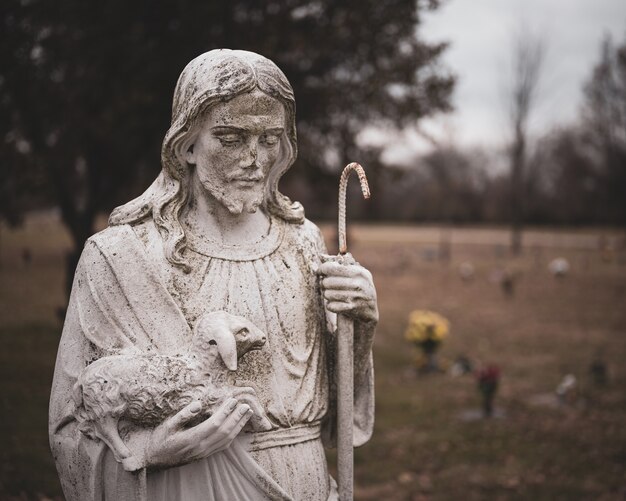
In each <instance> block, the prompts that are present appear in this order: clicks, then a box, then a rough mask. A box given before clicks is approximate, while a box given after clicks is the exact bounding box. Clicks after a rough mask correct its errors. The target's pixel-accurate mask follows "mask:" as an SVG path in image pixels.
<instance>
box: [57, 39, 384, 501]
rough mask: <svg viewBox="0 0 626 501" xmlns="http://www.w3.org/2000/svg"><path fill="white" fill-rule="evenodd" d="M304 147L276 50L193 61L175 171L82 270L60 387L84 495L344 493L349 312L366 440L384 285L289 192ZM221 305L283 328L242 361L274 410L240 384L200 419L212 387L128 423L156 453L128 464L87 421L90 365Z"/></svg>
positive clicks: (177, 330) (179, 116) (66, 470)
mask: <svg viewBox="0 0 626 501" xmlns="http://www.w3.org/2000/svg"><path fill="white" fill-rule="evenodd" d="M296 152H297V143H296V126H295V99H294V95H293V90H292V88H291V85H290V84H289V82H288V81H287V79H286V77H285V75H284V74H283V73H282V72H281V70H280V69H279V68H278V67H277V66H276V65H275V64H274V63H273V62H272V61H270V60H268V59H266V58H264V57H262V56H260V55H258V54H254V53H251V52H246V51H239V50H226V49H220V50H212V51H210V52H207V53H205V54H202V55H200V56H199V57H197V58H195V59H194V60H193V61H191V62H190V63H189V64H188V65H187V66H186V68H185V69H184V70H183V72H182V74H181V75H180V78H179V80H178V84H177V86H176V90H175V93H174V102H173V109H172V122H171V127H170V128H169V130H168V132H167V134H166V135H165V139H164V141H163V147H162V152H161V158H162V170H161V172H160V174H159V176H158V177H157V178H156V180H155V181H154V182H153V184H152V185H151V186H150V187H149V188H148V189H147V190H146V191H145V192H144V193H143V194H142V195H141V196H139V197H138V198H136V199H135V200H132V201H130V202H128V203H127V204H125V205H122V206H121V207H118V208H117V209H115V210H114V211H113V213H112V214H111V216H110V218H109V227H108V228H107V229H105V230H104V231H102V232H100V233H98V234H96V235H94V236H93V237H91V238H90V239H89V240H88V241H87V243H86V245H85V248H84V250H83V254H82V257H81V260H80V262H79V264H78V267H77V270H76V275H75V278H74V285H73V289H72V294H71V298H70V304H69V308H68V313H67V317H66V320H65V325H64V328H63V335H62V339H61V342H60V346H59V351H58V356H57V362H56V369H55V376H54V383H53V388H52V394H51V402H50V443H51V448H52V451H53V454H54V458H55V461H56V464H57V469H58V472H59V476H60V478H61V483H62V486H63V491H64V494H65V497H66V499H67V500H68V501H86V500H89V501H91V500H94V501H95V500H107V501H113V500H115V501H124V500H135V499H137V500H140V499H144V500H150V501H166V500H167V501H172V500H179V501H196V500H197V501H200V500H203V501H204V500H223V501H232V500H238V499H242V500H243V499H246V500H247V499H292V500H302V501H305V500H306V501H316V500H319V501H326V500H328V499H335V498H336V487H335V483H334V480H333V479H332V478H331V477H330V476H329V474H328V469H327V464H326V459H325V455H324V445H325V444H326V445H332V441H333V426H334V417H333V412H334V408H335V401H334V399H335V398H336V397H335V396H334V394H335V388H334V384H335V383H334V370H335V363H336V361H335V345H336V336H337V334H336V328H335V325H336V322H335V319H336V314H338V313H339V314H344V315H347V316H349V317H351V318H352V319H353V320H354V323H355V345H354V346H355V347H354V360H355V364H354V379H355V386H354V398H355V413H354V416H355V417H354V444H355V446H358V445H361V444H363V443H365V442H366V441H367V440H368V439H369V437H370V435H371V432H372V427H373V416H374V411H373V405H374V396H373V368H372V354H371V349H372V341H373V336H374V331H375V327H376V324H377V321H378V309H377V304H376V291H375V288H374V284H373V280H372V276H371V274H370V273H369V271H367V270H366V269H365V268H363V267H362V266H360V265H358V264H341V263H339V262H336V261H332V260H325V259H323V256H324V255H325V254H326V249H325V246H324V243H323V240H322V236H321V233H320V231H319V229H318V228H317V227H316V226H315V225H314V224H313V223H311V222H310V221H308V220H307V219H305V217H304V211H303V208H302V206H301V205H300V204H299V203H293V202H291V200H289V199H288V198H287V197H286V196H284V195H282V194H281V193H280V192H279V190H278V182H279V180H280V178H281V176H282V175H283V174H284V173H285V172H286V171H287V170H288V169H289V168H290V167H291V165H292V164H293V163H294V161H295V158H296ZM213 311H226V312H228V313H230V314H233V315H238V316H241V317H244V318H245V319H247V320H249V321H250V322H252V323H253V324H254V325H255V326H256V327H258V328H259V329H260V330H261V331H263V332H264V333H265V335H266V337H267V342H266V343H265V345H264V346H263V348H262V349H260V350H258V351H254V352H250V353H248V354H247V355H245V356H244V357H243V358H241V360H240V364H239V367H238V369H237V371H236V376H235V377H236V381H237V383H236V384H237V385H238V386H244V387H250V388H253V390H254V394H255V396H256V398H257V399H258V402H259V403H260V405H261V407H262V408H263V409H264V411H265V413H266V415H267V418H268V419H269V422H270V423H271V425H272V428H271V429H270V430H269V431H253V430H250V429H249V427H245V425H246V423H247V422H248V420H249V419H250V417H251V415H252V412H253V411H252V409H251V406H250V405H248V404H247V403H246V402H245V401H242V400H239V399H237V398H236V397H233V398H228V399H226V400H225V401H224V402H223V403H222V404H221V405H220V406H219V408H218V409H217V410H216V411H215V412H214V413H213V414H212V415H210V417H208V418H206V419H204V420H201V421H200V422H198V419H197V416H198V415H199V414H200V412H201V410H202V409H201V408H200V407H201V403H200V402H198V401H194V402H191V403H190V404H189V405H187V406H186V407H184V408H183V409H182V410H180V411H179V412H177V413H176V414H174V415H172V416H170V417H168V418H166V419H164V420H163V422H161V423H160V424H158V425H157V426H152V427H149V426H145V427H141V426H131V425H128V426H124V425H123V424H122V423H120V435H121V436H122V437H123V440H124V442H125V444H126V445H127V447H128V449H129V450H131V451H132V453H133V455H135V456H136V457H139V458H141V461H140V462H139V464H138V466H137V469H136V470H134V471H128V468H124V466H123V465H122V463H120V462H118V461H117V460H116V459H115V457H114V455H113V453H112V451H111V450H110V449H109V447H107V445H106V444H104V443H103V442H102V441H98V440H96V439H93V438H90V437H88V436H86V435H84V434H83V433H81V431H80V430H79V427H78V423H77V421H76V418H75V411H76V402H75V401H74V400H73V398H72V395H73V392H74V391H75V385H76V381H77V379H78V378H79V377H80V374H81V373H82V371H83V370H84V369H85V368H86V367H87V366H88V365H89V364H91V363H92V362H93V361H95V360H98V359H100V358H102V357H107V356H114V355H119V354H134V353H136V354H146V353H158V354H163V355H170V354H171V355H175V354H177V353H179V352H180V350H181V348H182V347H184V346H187V345H188V344H189V342H190V339H191V337H192V336H193V326H194V325H195V323H196V321H197V319H198V318H200V316H201V315H203V314H205V313H207V312H213ZM244 427H245V428H244Z"/></svg>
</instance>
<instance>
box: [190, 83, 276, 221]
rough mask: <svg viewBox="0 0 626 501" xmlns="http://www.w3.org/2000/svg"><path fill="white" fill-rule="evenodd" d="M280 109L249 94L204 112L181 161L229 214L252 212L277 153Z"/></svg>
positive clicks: (256, 92) (260, 94) (264, 97)
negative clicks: (184, 157)
mask: <svg viewBox="0 0 626 501" xmlns="http://www.w3.org/2000/svg"><path fill="white" fill-rule="evenodd" d="M284 130H285V108H284V106H283V105H282V103H281V102H280V101H278V100H276V99H274V98H273V97H270V96H268V95H267V94H264V93H263V92H261V91H259V90H254V91H252V92H249V93H247V94H241V95H239V96H237V97H235V98H233V99H232V100H230V101H227V102H224V103H218V104H216V105H214V106H212V107H211V108H209V110H208V111H207V113H206V114H205V117H204V122H203V123H202V126H201V128H200V131H199V133H198V135H197V137H196V139H195V141H194V143H193V145H192V146H191V147H190V148H189V150H188V151H187V162H188V163H190V164H192V165H195V166H196V169H195V175H196V176H197V178H198V180H199V181H200V183H201V184H202V186H203V187H204V189H206V191H207V192H208V194H209V195H211V196H212V197H213V198H214V199H216V200H217V201H218V202H219V203H221V204H222V205H223V206H224V207H226V208H227V209H228V211H229V212H231V213H232V214H241V213H242V212H244V211H245V212H250V213H251V212H255V211H256V210H257V209H258V208H259V206H260V205H261V204H262V203H263V194H264V190H265V184H266V183H267V177H268V174H269V172H270V169H271V168H272V166H273V165H274V163H275V162H276V160H277V158H278V155H279V150H280V138H281V136H282V134H283V132H284Z"/></svg>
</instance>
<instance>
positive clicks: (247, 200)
mask: <svg viewBox="0 0 626 501" xmlns="http://www.w3.org/2000/svg"><path fill="white" fill-rule="evenodd" d="M211 177H213V176H211ZM264 185H265V183H264V182H262V181H259V182H258V183H257V184H255V185H254V186H246V187H241V186H237V182H236V181H233V180H224V181H222V180H219V181H218V180H216V179H203V180H202V186H203V187H204V189H205V190H206V191H207V192H208V193H209V194H210V195H211V196H212V197H213V198H215V199H216V200H217V201H218V202H219V203H221V204H222V205H223V206H224V207H226V209H227V210H228V212H230V213H231V214H233V215H239V214H242V213H243V212H248V213H250V214H252V213H254V212H256V211H257V209H258V208H259V207H260V206H261V204H262V203H263V198H264V196H263V195H264Z"/></svg>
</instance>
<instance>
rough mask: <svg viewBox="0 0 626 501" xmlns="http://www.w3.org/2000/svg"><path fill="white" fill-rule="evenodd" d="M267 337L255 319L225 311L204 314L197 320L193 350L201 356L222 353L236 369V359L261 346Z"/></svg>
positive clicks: (226, 364)
mask: <svg viewBox="0 0 626 501" xmlns="http://www.w3.org/2000/svg"><path fill="white" fill-rule="evenodd" d="M265 341H266V337H265V334H264V333H263V332H261V330H259V329H258V328H257V327H256V326H255V325H254V324H253V323H252V322H250V321H248V320H246V319H245V318H243V317H239V316H236V315H231V314H230V313H227V312H225V311H214V312H211V313H205V314H204V315H202V316H201V317H200V318H199V319H198V322H197V323H196V328H195V332H194V337H193V342H192V350H193V352H194V354H195V355H196V356H199V357H200V358H205V357H206V358H211V357H212V356H213V355H214V354H216V353H217V354H219V356H220V357H221V359H222V361H223V362H224V365H225V366H226V367H227V368H228V369H229V370H231V371H234V370H236V369H237V360H238V359H239V358H241V357H242V356H243V355H245V354H246V353H248V352H249V351H252V350H260V349H261V348H263V345H264V344H265Z"/></svg>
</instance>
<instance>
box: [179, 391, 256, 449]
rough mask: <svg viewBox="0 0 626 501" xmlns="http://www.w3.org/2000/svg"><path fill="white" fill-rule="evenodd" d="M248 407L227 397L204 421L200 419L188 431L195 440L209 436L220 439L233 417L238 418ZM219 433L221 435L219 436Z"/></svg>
mask: <svg viewBox="0 0 626 501" xmlns="http://www.w3.org/2000/svg"><path fill="white" fill-rule="evenodd" d="M249 408H250V407H249V406H248V405H246V404H240V403H239V402H238V401H237V399H235V398H229V399H228V400H227V401H226V402H224V403H223V404H222V405H221V406H220V407H219V408H218V409H217V411H215V413H214V414H213V415H212V416H211V417H210V418H209V419H207V420H206V421H202V422H201V423H200V424H197V425H196V426H194V427H193V428H190V430H189V431H191V432H192V435H193V436H194V437H195V439H196V440H203V439H205V438H211V437H212V436H213V439H214V440H220V439H221V438H223V435H225V433H224V430H225V429H227V428H228V427H229V426H230V425H229V423H231V422H232V420H233V419H239V418H240V417H241V415H242V414H244V413H245V412H246V411H247V410H248V409H249ZM220 435H222V436H221V437H220Z"/></svg>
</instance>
